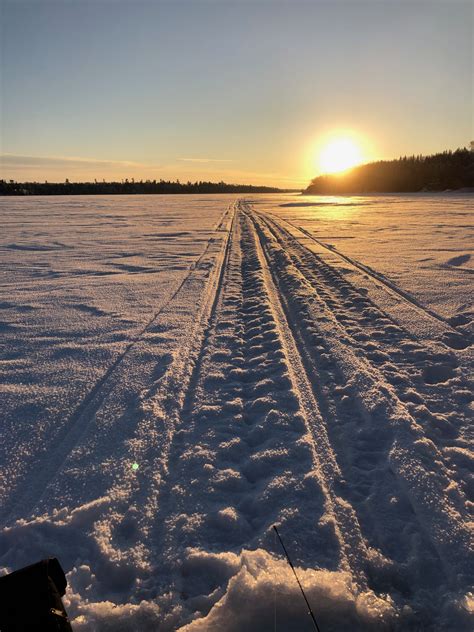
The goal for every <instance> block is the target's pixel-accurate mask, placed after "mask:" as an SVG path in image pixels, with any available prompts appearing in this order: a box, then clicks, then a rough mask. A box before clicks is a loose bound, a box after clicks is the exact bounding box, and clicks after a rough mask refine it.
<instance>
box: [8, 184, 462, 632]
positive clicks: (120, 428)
mask: <svg viewBox="0 0 474 632" xmlns="http://www.w3.org/2000/svg"><path fill="white" fill-rule="evenodd" d="M473 211H474V197H473V196H468V195H460V194H446V195H428V194H426V195H425V194H419V195H413V196H409V195H392V196H367V197H354V198H348V197H344V198H326V197H303V196H297V195H291V194H285V195H257V196H236V195H216V196H205V195H202V196H181V195H176V196H84V197H82V196H81V197H38V198H3V199H0V212H1V214H2V226H3V231H2V234H1V235H0V263H1V277H0V279H1V290H0V332H1V335H2V348H1V356H0V388H1V391H0V393H1V394H0V398H1V402H0V409H1V427H0V435H1V440H0V466H1V485H0V499H1V503H0V519H1V525H0V528H1V530H0V567H2V568H3V569H4V571H3V572H7V571H10V570H13V569H16V568H19V567H21V566H24V565H26V564H29V563H32V562H34V561H36V560H38V559H40V558H42V557H45V556H49V555H52V556H57V557H58V558H59V560H60V562H61V564H62V565H63V567H64V569H65V571H66V572H67V577H68V582H69V589H68V593H67V598H66V600H65V601H66V606H67V610H68V612H69V614H70V616H71V619H72V621H73V626H74V629H75V630H77V631H84V632H86V631H87V632H92V631H96V630H97V631H99V632H102V631H104V632H105V631H106V630H114V631H115V630H124V631H125V630H126V631H130V630H150V631H151V630H157V629H159V630H163V631H171V630H178V629H179V630H186V632H195V631H206V632H208V631H215V632H217V631H221V630H226V631H231V632H233V631H235V632H240V631H243V630H245V632H253V631H255V632H256V631H263V630H270V629H277V630H282V631H283V630H285V631H289V630H294V631H295V632H296V631H298V632H299V631H301V632H305V631H306V630H308V631H309V630H311V629H313V628H312V626H311V621H310V620H309V617H308V615H307V613H306V607H305V605H304V602H303V600H302V597H301V595H300V593H299V591H298V586H297V585H296V582H295V580H294V577H293V575H292V574H291V570H290V569H289V567H288V565H287V564H286V562H285V561H284V559H283V556H282V551H281V549H280V548H279V545H278V542H276V541H275V535H274V531H273V529H272V526H273V525H277V527H278V528H279V532H280V533H281V535H282V537H283V539H284V541H285V544H286V545H287V548H288V550H289V552H290V554H291V555H292V557H293V561H294V563H295V566H296V568H297V572H298V576H299V578H300V580H301V582H302V584H303V586H304V587H305V589H306V590H307V594H308V598H309V600H310V603H311V604H312V606H313V609H314V611H315V613H316V617H317V619H318V622H319V624H320V627H321V629H322V630H324V632H328V631H329V630H338V631H339V630H361V631H362V630H371V629H373V630H384V629H387V630H420V629H423V630H456V631H463V630H466V631H467V630H470V629H472V627H473V625H474V621H473V610H474V603H473V601H474V600H473V598H472V592H470V591H472V590H473V587H472V580H473V574H474V545H473V540H472V513H471V512H472V507H473V502H474V453H473V442H472V412H473V409H472V384H470V383H469V378H470V377H471V376H472V366H473V364H472V335H473V328H472V290H473V277H472V273H473V271H474V266H473V263H474V256H473V251H472V244H473V243H474V242H473V232H474V231H473V229H472V218H473ZM275 626H276V627H275Z"/></svg>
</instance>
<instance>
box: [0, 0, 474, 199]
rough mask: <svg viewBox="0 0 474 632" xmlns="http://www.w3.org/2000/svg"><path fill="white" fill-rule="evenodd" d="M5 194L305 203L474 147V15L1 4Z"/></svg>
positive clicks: (374, 5) (436, 8) (351, 4)
mask: <svg viewBox="0 0 474 632" xmlns="http://www.w3.org/2000/svg"><path fill="white" fill-rule="evenodd" d="M0 6H1V15H0V22H1V60H0V63H1V84H0V97H1V99H0V105H1V113H0V132H1V139H0V142H1V145H0V154H1V155H2V157H1V161H0V177H3V178H8V179H9V178H12V179H16V180H30V181H31V180H39V181H43V180H48V181H64V179H65V178H69V180H71V181H80V180H86V181H87V180H93V179H94V178H97V179H98V180H102V179H103V178H105V179H106V180H109V179H118V180H120V179H123V178H126V177H129V178H131V177H134V178H135V179H142V178H143V179H155V178H156V179H160V178H163V179H172V180H174V179H176V178H179V179H180V180H181V181H187V180H188V179H189V180H192V181H194V180H213V181H219V180H224V181H226V182H241V183H251V184H268V185H276V186H281V187H301V186H305V185H307V184H308V181H309V180H310V179H311V178H312V177H314V176H316V175H317V174H318V172H319V171H320V166H319V165H318V155H319V152H320V151H322V150H323V149H324V146H325V144H326V143H327V142H328V140H329V139H331V138H333V137H337V136H338V135H341V134H343V135H349V136H350V137H352V138H354V139H356V141H357V142H358V144H359V145H360V147H361V148H362V153H363V157H364V159H365V160H366V161H368V160H375V159H380V158H395V157H398V156H400V155H407V154H408V155H411V154H420V153H421V154H429V153H433V152H436V151H443V150H445V149H456V148H457V147H464V146H468V144H469V141H470V140H472V138H473V137H474V118H473V117H474V103H473V46H474V44H473V37H474V36H473V31H474V19H473V13H474V2H473V1H472V0H439V1H438V0H423V1H417V0H364V1H361V0H346V1H342V0H331V1H319V0H307V1H300V0H289V1H279V0H172V1H171V0H170V1H167V2H163V1H160V0H147V1H142V0H126V1H123V0H93V1H88V0H59V1H51V0H14V1H13V0H0Z"/></svg>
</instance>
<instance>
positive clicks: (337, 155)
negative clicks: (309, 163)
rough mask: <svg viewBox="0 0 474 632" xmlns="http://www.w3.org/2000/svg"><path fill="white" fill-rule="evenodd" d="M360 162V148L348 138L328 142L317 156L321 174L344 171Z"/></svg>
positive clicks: (361, 159)
mask: <svg viewBox="0 0 474 632" xmlns="http://www.w3.org/2000/svg"><path fill="white" fill-rule="evenodd" d="M362 161H363V156H362V151H361V149H360V147H359V146H358V145H357V143H355V142H354V141H353V140H351V139H350V138H336V139H334V140H332V141H330V142H329V143H328V144H327V145H326V146H325V147H324V148H323V149H322V151H321V153H320V155H319V166H320V169H321V171H322V172H323V173H337V172H338V171H345V170H346V169H350V168H351V167H355V166H356V165H358V164H360V163H361V162H362Z"/></svg>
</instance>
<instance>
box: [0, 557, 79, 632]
mask: <svg viewBox="0 0 474 632" xmlns="http://www.w3.org/2000/svg"><path fill="white" fill-rule="evenodd" d="M66 586H67V581H66V576H65V575H64V571H63V569H62V568H61V565H60V563H59V562H58V560H57V559H56V558H55V557H52V558H49V559H46V560H41V562H37V563H36V564H32V565H31V566H26V567H25V568H21V569H20V570H18V571H15V572H13V573H10V574H9V575H5V576H3V577H0V632H72V628H71V624H70V623H69V619H68V617H67V613H66V610H65V608H64V606H63V602H62V600H61V597H63V596H64V594H65V592H66Z"/></svg>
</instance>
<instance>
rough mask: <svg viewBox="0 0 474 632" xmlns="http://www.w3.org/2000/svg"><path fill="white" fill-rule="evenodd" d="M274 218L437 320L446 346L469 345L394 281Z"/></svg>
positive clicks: (452, 327)
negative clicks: (442, 328) (441, 327)
mask: <svg viewBox="0 0 474 632" xmlns="http://www.w3.org/2000/svg"><path fill="white" fill-rule="evenodd" d="M269 215H271V217H272V218H273V219H274V220H277V221H278V222H285V223H286V224H287V225H288V226H291V228H293V229H294V230H296V231H299V232H301V233H302V234H303V235H305V236H306V237H307V238H308V239H310V240H311V241H313V242H314V243H315V244H317V245H318V246H320V247H321V248H323V249H324V250H326V251H328V252H330V253H332V254H334V255H337V256H338V257H339V258H340V259H342V260H343V261H345V262H346V263H348V264H349V265H350V266H352V267H353V268H356V269H358V270H360V271H361V272H362V273H364V274H366V275H367V276H369V277H370V278H371V279H372V280H373V281H375V282H376V283H378V284H379V287H381V288H382V289H384V290H385V291H386V292H387V293H388V294H390V295H392V296H394V297H395V298H396V299H398V300H401V301H403V302H405V303H408V305H409V306H410V308H411V309H412V310H415V311H416V312H417V313H418V314H419V315H420V316H421V317H422V318H428V319H429V320H430V321H433V320H435V321H438V322H439V323H441V324H442V325H443V327H444V330H441V334H442V335H443V334H444V339H443V338H442V340H441V341H442V342H444V344H446V345H447V346H448V347H451V348H453V349H457V350H462V349H465V348H467V347H469V346H470V345H471V344H472V340H471V339H470V336H469V334H468V333H467V332H462V334H461V333H460V332H459V330H458V329H457V328H456V327H454V326H453V325H452V324H451V323H450V322H449V319H447V318H445V317H444V316H442V315H441V314H438V313H437V312H436V311H435V310H433V309H430V308H429V307H427V306H426V305H424V304H423V303H421V302H420V301H418V300H417V299H416V298H415V297H414V296H412V295H411V294H409V293H408V292H405V291H404V290H402V289H401V288H399V287H398V286H397V285H396V284H395V283H393V282H392V281H390V279H387V277H385V276H384V275H382V274H380V273H379V272H377V271H376V270H374V269H373V268H371V267H370V266H367V265H365V264H363V263H361V262H360V261H357V260H356V259H353V258H352V257H349V256H348V255H346V254H344V253H343V252H341V251H340V250H338V249H337V248H336V247H335V246H331V245H329V244H326V243H324V242H323V241H321V240H319V239H317V237H315V236H314V235H313V234H312V233H311V232H310V231H309V230H307V229H305V228H303V227H302V226H299V225H297V224H295V223H293V222H292V221H290V220H288V219H286V218H282V217H279V216H277V215H273V214H269Z"/></svg>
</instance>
